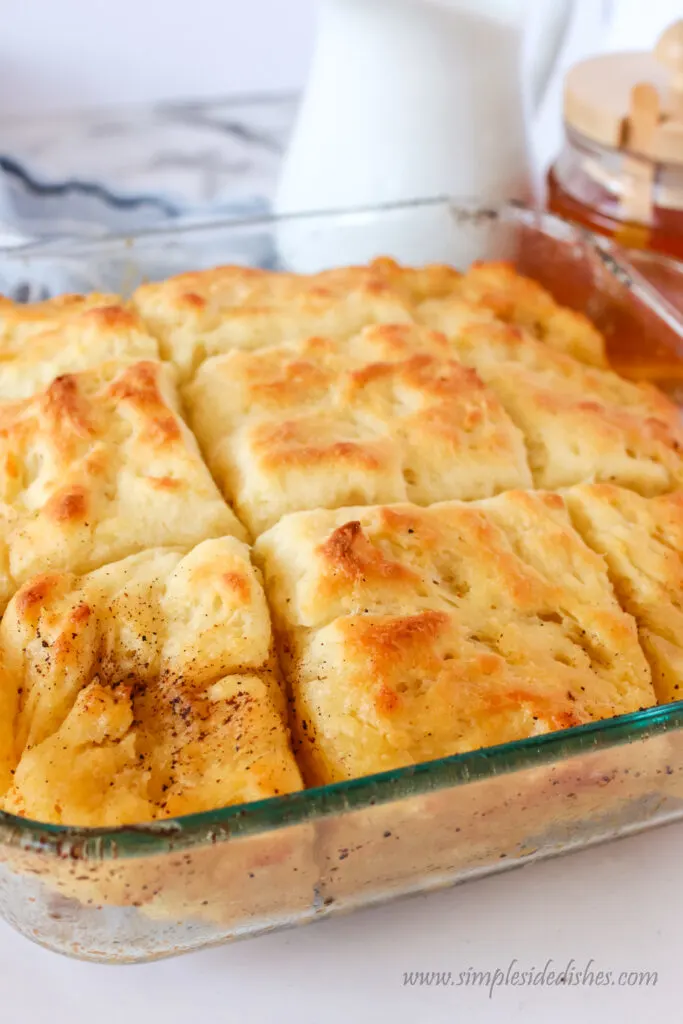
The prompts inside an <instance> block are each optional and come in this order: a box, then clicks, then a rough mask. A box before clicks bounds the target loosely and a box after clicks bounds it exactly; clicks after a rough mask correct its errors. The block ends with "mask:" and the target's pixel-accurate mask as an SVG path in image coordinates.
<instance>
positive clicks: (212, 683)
mask: <svg viewBox="0 0 683 1024" xmlns="http://www.w3.org/2000/svg"><path fill="white" fill-rule="evenodd" d="M0 655H1V656H2V663H3V674H2V698H3V702H4V708H5V710H6V711H8V712H10V717H9V719H6V720H5V721H9V722H14V727H13V729H11V730H7V729H0V766H2V768H3V769H4V771H3V772H2V773H1V776H2V777H1V778H0V783H1V786H0V788H1V789H2V792H4V793H5V797H4V801H3V806H4V808H5V809H6V810H10V811H12V812H13V813H20V814H25V815H27V816H29V817H36V818H39V819H42V820H49V821H54V822H62V821H63V822H67V823H71V824H86V825H88V824H105V825H112V824H121V823H125V822H135V821H145V820H151V819H153V818H158V817H166V816H168V815H172V814H179V813H180V814H182V813H187V812H189V811H198V810H204V809H208V808H211V807H217V806H221V805H224V804H229V803H239V802H242V801H245V800H250V799H251V800H253V799H258V798H260V797H264V796H271V795H276V794H277V793H278V792H286V791H290V790H291V789H296V788H299V777H298V771H297V769H296V766H295V763H294V761H293V759H292V756H291V753H290V752H289V749H288V745H287V736H286V731H285V728H284V725H283V723H282V719H281V715H280V712H279V710H278V707H279V703H280V695H279V685H280V684H279V681H278V679H277V676H276V674H275V673H274V670H273V662H272V656H271V632H270V620H269V615H268V609H267V605H266V601H265V597H264V594H263V591H262V588H261V584H260V580H259V577H258V574H257V573H256V572H255V570H254V569H253V567H252V565H251V564H250V561H249V554H248V550H247V548H246V547H245V545H244V544H242V543H241V542H239V541H237V540H235V539H234V538H231V537H223V538H220V539H217V540H209V541H204V542H203V543H201V544H200V545H198V546H197V547H196V548H194V549H193V550H192V551H190V552H188V553H185V552H183V551H178V550H171V549H155V550H150V551H146V552H143V553H141V554H138V555H134V556H132V557H130V558H127V559H125V560H123V561H121V562H115V563H112V564H110V565H107V566H105V567H103V568H102V569H99V570H97V571H95V572H92V573H90V574H88V575H85V576H82V577H77V576H74V575H72V574H53V575H45V576H40V577H37V578H35V579H34V580H32V581H31V582H30V583H28V584H27V585H26V586H24V587H23V588H22V589H21V590H19V592H18V593H17V594H16V595H15V597H14V599H13V600H12V602H11V603H10V606H9V608H8V609H7V612H6V613H5V616H4V618H3V621H2V626H1V627H0ZM10 704H11V705H12V707H10Z"/></svg>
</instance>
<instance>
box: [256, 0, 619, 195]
mask: <svg viewBox="0 0 683 1024" xmlns="http://www.w3.org/2000/svg"><path fill="white" fill-rule="evenodd" d="M576 2H577V0H320V5H319V28H318V38H317V45H316V50H315V54H314V58H313V64H312V68H311V71H310V76H309V80H308V84H307V88H306V90H305V94H304V98H303V102H302V105H301V109H300V113H299V117H298V122H297V125H296V127H295V131H294V134H293V138H292V141H291V145H290V148H289V152H288V154H287V157H286V160H285V163H284V167H283V172H282V176H281V181H280V185H279V190H278V194H277V198H276V208H277V209H278V210H279V211H280V212H285V211H300V210H304V209H309V210H310V209H318V210H322V209H333V208H348V207H351V206H357V205H366V204H372V203H379V202H387V201H392V200H400V199H412V198H416V197H422V196H434V195H445V194H450V195H456V196H461V197H468V198H472V197H476V198H477V199H481V200H483V201H484V202H487V201H496V200H500V199H504V198H513V197H514V198H527V197H528V196H529V195H530V193H531V191H532V181H533V179H532V174H531V168H530V159H529V145H528V129H529V122H530V112H531V111H532V110H533V108H536V107H537V106H538V104H539V101H540V99H541V97H542V96H543V93H544V90H545V86H546V83H547V82H548V79H549V78H550V76H551V74H552V72H553V69H554V68H555V65H556V63H557V57H558V54H560V53H561V52H562V48H563V43H564V42H565V41H566V37H567V33H568V29H569V27H570V24H571V19H572V12H573V10H574V8H575V4H576ZM578 2H579V3H581V0H578ZM590 3H591V4H592V6H593V9H594V10H595V8H596V7H600V5H601V0H590ZM580 55H582V54H580Z"/></svg>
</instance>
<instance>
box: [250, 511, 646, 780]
mask: <svg viewBox="0 0 683 1024" xmlns="http://www.w3.org/2000/svg"><path fill="white" fill-rule="evenodd" d="M255 553H256V557H257V559H258V560H259V562H260V563H261V564H262V565H263V568H264V573H265V580H266V589H267V592H268V595H269V599H270V602H271V607H272V610H273V614H274V616H275V621H276V626H277V631H278V633H279V635H280V636H281V637H282V645H283V646H282V654H283V658H284V663H285V665H286V666H288V671H289V675H290V679H291V680H292V685H293V688H294V693H295V705H296V709H297V710H296V715H297V716H298V718H297V720H298V722H299V725H298V736H299V747H298V750H299V752H300V754H301V757H302V759H303V763H304V765H305V767H306V773H307V775H308V778H309V781H310V780H313V781H331V780H333V779H339V778H345V777H350V776H353V775H355V774H363V773H365V772H368V771H378V770H382V769H383V768H389V767H395V766H397V765H399V764H410V763H414V762H416V761H419V760H424V759H425V758H429V757H440V756H444V755H446V754H449V753H457V752H458V751H460V750H471V749H474V748H476V747H478V746H485V745H489V744H491V743H497V742H504V741H508V740H511V739H516V738H521V737H523V736H529V735H535V734H537V733H539V732H544V731H547V730H548V729H555V728H560V727H564V726H569V725H572V724H579V723H581V722H586V721H590V720H591V719H594V718H600V717H605V716H608V715H612V714H618V713H619V712H623V711H632V710H636V709H637V708H639V707H642V706H647V705H649V704H651V703H653V702H654V694H653V691H652V686H651V682H650V673H649V669H648V666H647V663H646V662H645V659H644V657H643V654H642V651H641V650H640V647H639V645H638V640H637V633H636V628H635V624H634V622H633V620H632V619H631V618H630V617H629V616H628V615H626V614H624V613H623V612H622V611H621V609H620V607H619V604H618V602H617V601H616V598H615V596H614V593H613V591H612V588H611V585H610V582H609V579H608V577H607V574H606V571H605V566H604V563H603V561H602V559H601V558H600V556H598V555H596V554H594V553H593V552H592V551H591V550H590V549H589V548H588V547H587V546H586V545H585V544H584V543H583V542H582V541H581V539H580V537H579V536H578V534H577V533H576V532H575V531H574V530H573V529H572V527H571V524H570V522H569V519H568V516H567V513H566V510H565V508H564V503H563V501H562V499H561V498H560V497H559V496H557V495H549V494H545V493H542V492H508V493H506V494H503V495H499V496H498V497H496V498H492V499H488V500H487V501H483V502H477V503H476V504H475V503H472V504H462V503H459V502H447V503H443V504H440V505H432V506H431V507H430V508H426V509H422V508H417V507H415V506H409V505H398V506H392V507H385V508H371V509H363V508H355V509H343V510H339V511H336V512H328V511H322V510H320V511H316V512H306V513H298V514H296V515H293V516H288V517H286V518H285V519H283V520H282V521H281V522H280V523H279V524H278V525H277V526H276V527H274V528H273V529H272V530H269V531H268V532H267V533H265V534H264V535H263V536H262V537H260V538H259V540H258V541H257V543H256V546H255ZM303 721H305V722H306V726H305V727H304V726H303V724H302V723H303Z"/></svg>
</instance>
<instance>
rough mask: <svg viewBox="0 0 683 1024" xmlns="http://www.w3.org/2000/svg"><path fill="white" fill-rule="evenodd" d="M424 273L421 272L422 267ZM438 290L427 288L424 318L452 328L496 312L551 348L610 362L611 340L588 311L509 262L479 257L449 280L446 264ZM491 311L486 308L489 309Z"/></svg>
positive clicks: (595, 361) (422, 308)
mask: <svg viewBox="0 0 683 1024" xmlns="http://www.w3.org/2000/svg"><path fill="white" fill-rule="evenodd" d="M418 273H420V272H419V271H418ZM433 276H434V277H435V278H436V281H437V282H438V284H437V286H436V287H434V288H433V292H432V294H430V293H429V290H428V289H425V291H424V292H423V296H422V302H421V304H420V306H419V312H418V319H419V320H420V321H421V322H423V323H426V324H428V325H429V326H430V327H434V328H436V329H437V330H442V331H446V332H447V333H448V332H449V329H450V330H453V328H454V327H455V326H456V325H459V324H462V323H464V322H474V319H475V318H474V317H473V316H472V313H473V312H474V311H475V310H478V311H479V312H478V317H477V318H478V319H482V320H486V319H487V317H488V318H492V319H494V320H497V321H499V322H502V323H506V324H510V325H512V326H515V327H518V328H522V329H523V330H524V332H525V333H526V334H528V335H529V336H530V337H533V338H535V339H536V340H537V341H542V342H543V343H544V344H545V345H547V346H548V347H549V348H551V349H554V350H556V351H558V352H562V353H565V354H566V355H570V356H573V357H574V358H575V359H578V360H579V361H580V362H583V363H587V364H589V365H592V366H601V367H606V366H607V357H606V354H605V342H604V338H603V337H602V335H601V333H600V331H598V330H597V328H596V327H594V325H593V324H592V323H591V321H590V320H589V319H588V317H586V316H584V315H583V314H582V313H578V312H575V311H574V310H572V309H567V308H566V307H564V306H560V305H559V304H558V303H557V302H555V300H554V299H553V297H552V295H551V294H550V293H549V292H547V291H546V290H545V288H543V287H542V286H541V285H540V284H538V282H537V281H533V280H532V279H531V278H528V277H523V276H522V275H521V274H518V273H517V271H516V270H515V269H514V267H513V265H512V264H510V263H505V262H488V263H487V262H482V263H474V264H473V265H472V266H471V267H470V268H469V270H467V271H466V273H464V274H463V275H461V276H460V278H459V279H458V280H455V279H454V280H453V282H452V285H451V287H450V288H448V287H445V286H444V281H445V280H446V275H445V272H444V270H442V271H441V272H440V273H439V274H434V275H433ZM483 311H486V312H483Z"/></svg>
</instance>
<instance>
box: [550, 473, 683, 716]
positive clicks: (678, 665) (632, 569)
mask: <svg viewBox="0 0 683 1024" xmlns="http://www.w3.org/2000/svg"><path fill="white" fill-rule="evenodd" d="M567 502H568V504H569V508H570V509H571V512H572V516H573V519H574V522H575V524H576V527H577V529H578V530H579V531H580V532H581V534H582V535H583V537H584V538H585V540H586V541H587V543H588V544H590V545H591V547H593V548H594V549H595V550H596V551H599V552H600V553H601V554H602V555H604V557H605V560H606V562H607V565H608V566H609V571H610V575H611V577H612V580H613V582H614V586H615V589H616V592H617V594H618V595H619V598H620V600H621V603H622V605H623V606H624V607H625V608H627V609H628V610H629V611H630V612H631V613H632V614H633V615H634V616H635V617H636V620H637V622H638V625H639V628H640V634H641V641H642V643H643V646H644V648H645V651H646V654H647V655H648V657H649V659H650V663H651V664H652V667H653V677H654V682H655V688H656V689H657V695H658V697H659V699H660V701H669V700H680V699H682V698H683V492H681V491H677V492H675V493H674V494H665V495H661V496H660V497H656V498H644V497H642V496H641V495H639V494H634V493H633V492H632V491H628V490H625V489H623V488H620V487H615V486H613V485H610V484H592V485H584V486H582V487H574V488H572V489H571V490H569V491H568V492H567Z"/></svg>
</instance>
